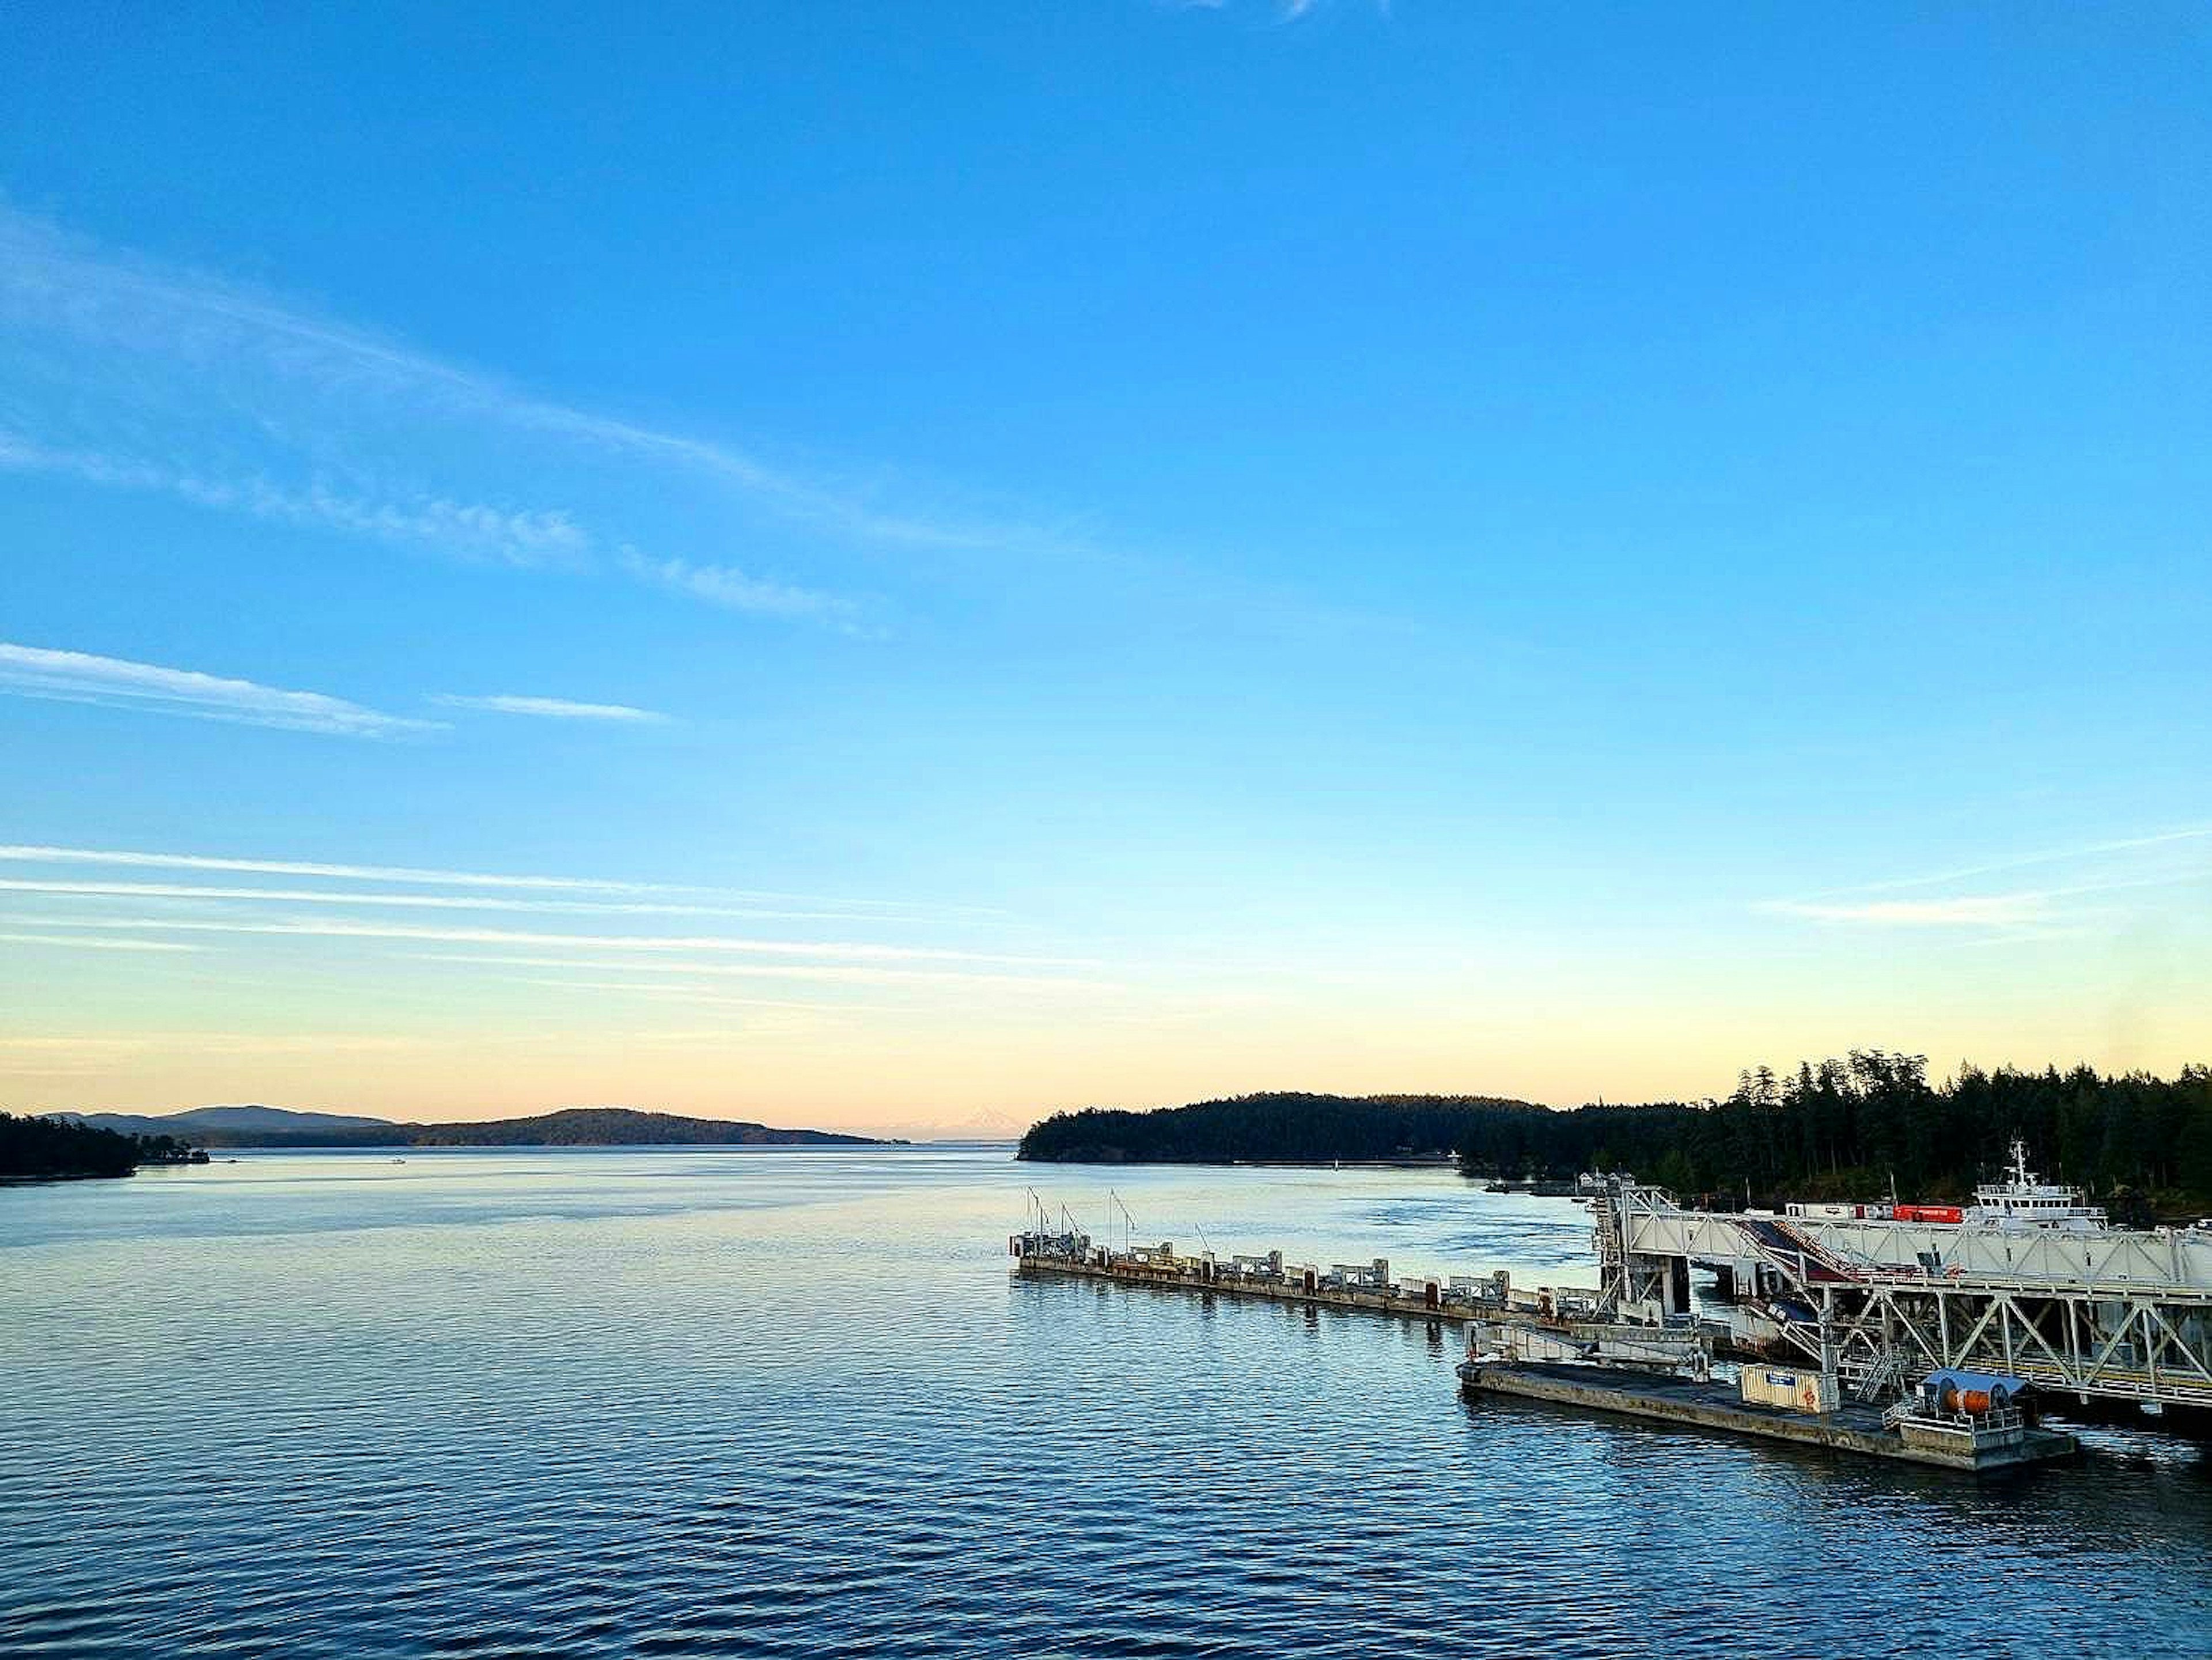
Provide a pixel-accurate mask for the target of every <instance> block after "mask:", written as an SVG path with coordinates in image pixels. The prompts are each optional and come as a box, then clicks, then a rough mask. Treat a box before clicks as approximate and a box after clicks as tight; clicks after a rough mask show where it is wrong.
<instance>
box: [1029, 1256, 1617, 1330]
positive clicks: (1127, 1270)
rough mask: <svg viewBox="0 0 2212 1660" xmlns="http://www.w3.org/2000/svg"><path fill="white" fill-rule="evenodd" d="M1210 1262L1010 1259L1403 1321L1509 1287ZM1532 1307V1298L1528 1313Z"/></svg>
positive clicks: (1045, 1272)
mask: <svg viewBox="0 0 2212 1660" xmlns="http://www.w3.org/2000/svg"><path fill="white" fill-rule="evenodd" d="M1213 1266H1214V1265H1212V1264H1211V1263H1202V1262H1194V1261H1192V1260H1191V1259H1188V1258H1182V1259H1170V1260H1167V1261H1152V1262H1142V1261H1132V1260H1131V1259H1130V1258H1128V1257H1126V1256H1121V1254H1119V1253H1118V1252H1116V1253H1115V1254H1113V1255H1111V1256H1104V1257H1103V1260H1097V1258H1085V1257H1067V1256H1047V1255H1043V1254H1041V1253H1027V1252H1025V1253H1024V1254H1023V1255H1022V1256H1020V1258H1019V1259H1018V1261H1017V1262H1016V1263H1015V1266H1014V1272H1015V1274H1018V1276H1020V1277H1021V1278H1023V1279H1025V1280H1042V1279H1074V1280H1113V1281H1114V1282H1115V1284H1117V1285H1123V1286H1150V1287H1152V1289H1153V1290H1156V1291H1182V1292H1203V1293H1205V1294H1206V1295H1209V1296H1214V1295H1218V1296H1222V1297H1249V1298H1258V1299H1260V1300H1261V1301H1263V1302H1269V1303H1297V1304H1318V1305H1319V1306H1321V1307H1322V1308H1336V1309H1358V1310H1364V1311H1365V1312H1367V1313H1369V1314H1390V1315H1396V1316H1401V1318H1404V1319H1408V1320H1456V1321H1462V1322H1464V1321H1468V1320H1482V1319H1495V1318H1496V1317H1497V1316H1498V1314H1499V1313H1500V1311H1501V1310H1503V1308H1504V1306H1505V1304H1508V1303H1510V1301H1511V1300H1512V1292H1510V1288H1507V1287H1504V1286H1500V1289H1499V1290H1498V1292H1497V1293H1496V1294H1495V1295H1492V1294H1489V1292H1488V1286H1487V1284H1486V1286H1485V1291H1484V1293H1483V1294H1481V1295H1477V1294H1475V1293H1473V1292H1463V1291H1450V1292H1447V1290H1446V1288H1445V1287H1444V1286H1441V1285H1439V1284H1438V1283H1437V1282H1436V1281H1434V1280H1431V1281H1427V1282H1425V1283H1424V1284H1423V1285H1422V1286H1421V1288H1420V1289H1419V1291H1414V1292H1406V1291H1401V1290H1399V1289H1398V1288H1397V1287H1395V1286H1367V1285H1345V1284H1341V1283H1329V1282H1328V1280H1326V1278H1325V1277H1324V1276H1321V1275H1316V1274H1311V1273H1310V1271H1308V1272H1307V1273H1306V1274H1291V1275H1287V1276H1285V1275H1284V1274H1281V1273H1280V1271H1278V1272H1277V1273H1276V1274H1273V1275H1266V1274H1237V1273H1233V1272H1218V1273H1216V1272H1212V1271H1211V1270H1212V1269H1213ZM1592 1295H1595V1293H1592ZM1530 1310H1531V1311H1532V1312H1533V1311H1534V1304H1533V1303H1532V1304H1530Z"/></svg>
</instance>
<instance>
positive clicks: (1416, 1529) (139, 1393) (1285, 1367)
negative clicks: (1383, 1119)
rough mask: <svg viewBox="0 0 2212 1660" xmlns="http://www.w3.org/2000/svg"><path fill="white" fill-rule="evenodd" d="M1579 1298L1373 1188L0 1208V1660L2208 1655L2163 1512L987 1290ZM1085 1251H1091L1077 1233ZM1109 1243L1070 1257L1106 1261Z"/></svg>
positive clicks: (675, 1168)
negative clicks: (1071, 1225) (1031, 1210)
mask: <svg viewBox="0 0 2212 1660" xmlns="http://www.w3.org/2000/svg"><path fill="white" fill-rule="evenodd" d="M1109 1181H1110V1182H1111V1183H1113V1185H1114V1186H1115V1187H1116V1188H1117V1189H1119V1190H1120V1191H1121V1195H1122V1196H1123V1197H1124V1198H1125V1199H1126V1200H1127V1203H1128V1205H1129V1207H1130V1208H1131V1210H1132V1211H1133V1212H1134V1213H1135V1214H1136V1216H1137V1219H1138V1224H1139V1227H1140V1229H1141V1230H1142V1231H1143V1232H1144V1233H1146V1234H1148V1235H1151V1236H1152V1237H1161V1236H1165V1237H1173V1238H1174V1239H1176V1241H1177V1242H1178V1243H1184V1242H1189V1243H1195V1242H1196V1240H1197V1232H1196V1230H1197V1228H1199V1227H1200V1226H1202V1227H1204V1228H1205V1229H1206V1232H1207V1233H1208V1234H1209V1235H1210V1236H1211V1237H1212V1242H1213V1243H1214V1244H1215V1246H1216V1247H1217V1248H1218V1249H1222V1250H1228V1249H1234V1248H1244V1249H1255V1248H1260V1247H1262V1246H1265V1245H1267V1244H1269V1243H1281V1244H1284V1245H1286V1246H1290V1247H1292V1248H1293V1249H1294V1255H1297V1256H1313V1257H1318V1258H1319V1259H1320V1260H1322V1261H1324V1262H1327V1261H1331V1260H1346V1261H1349V1260H1354V1259H1359V1260H1364V1259H1365V1258H1366V1257H1369V1256H1375V1255H1376V1254H1387V1255H1389V1256H1390V1257H1391V1258H1392V1259H1393V1261H1394V1263H1402V1264H1404V1265H1405V1266H1406V1267H1407V1268H1451V1269H1455V1270H1457V1271H1461V1272H1469V1271H1475V1270H1479V1269H1486V1268H1490V1267H1492V1266H1498V1265H1504V1266H1508V1267H1510V1268H1513V1269H1515V1271H1516V1277H1517V1278H1518V1279H1520V1280H1522V1281H1524V1282H1526V1283H1534V1284H1541V1283H1548V1282H1551V1281H1553V1280H1560V1281H1576V1282H1587V1281H1588V1280H1589V1279H1590V1277H1591V1270H1590V1268H1589V1264H1588V1261H1587V1258H1586V1255H1585V1241H1584V1225H1583V1220H1582V1215H1581V1213H1580V1212H1579V1211H1577V1210H1576V1209H1574V1208H1573V1207H1571V1206H1570V1205H1568V1204H1566V1203H1565V1202H1564V1201H1538V1200H1529V1199H1522V1198H1510V1197H1490V1196H1487V1195H1481V1194H1479V1193H1475V1192H1473V1191H1471V1190H1470V1189H1468V1188H1467V1187H1466V1186H1464V1185H1463V1184H1462V1183H1459V1182H1458V1181H1457V1180H1456V1179H1455V1178H1454V1177H1450V1176H1449V1175H1447V1174H1444V1173H1442V1172H1426V1171H1416V1172H1407V1171H1342V1172H1335V1171H1328V1172H1323V1171H1115V1172H1103V1171H1079V1170H1069V1169H1052V1168H1044V1169H1033V1168H1028V1167H1021V1166H1016V1165H1014V1164H1012V1163H1010V1162H1009V1161H1008V1159H1007V1157H1006V1153H1005V1152H1004V1151H1003V1150H1000V1151H997V1152H928V1151H915V1152H898V1153H885V1154H850V1153H812V1152H805V1153H790V1152H752V1153H737V1152H732V1153H702V1152H577V1153H540V1152H466V1153H463V1152H453V1153H427V1154H426V1153H414V1154H410V1155H409V1156H408V1158H407V1162H406V1163H405V1164H392V1163H391V1162H389V1155H349V1154H320V1155H308V1156H285V1157H277V1156H262V1157H256V1156H252V1155H248V1156H247V1157H246V1159H245V1161H244V1162H242V1163H240V1164H235V1165H218V1166H216V1167H214V1168H211V1169H209V1170H204V1171H161V1172H149V1174H147V1175H144V1176H142V1177H137V1179H135V1180H132V1181H129V1182H121V1183H75V1184H70V1185H65V1186H60V1187H52V1188H42V1189H14V1190H0V1391H4V1395H0V1652H4V1653H6V1654H7V1655H9V1656H11V1657H13V1656H24V1655H40V1654H46V1655H70V1656H101V1657H106V1656H138V1655H144V1656H157V1655H158V1656H171V1655H198V1654H206V1655H234V1656H246V1655H272V1656H275V1655H282V1656H304V1657H333V1660H335V1657H355V1656H380V1655H437V1654H469V1655H483V1656H489V1655H526V1654H528V1655H548V1656H551V1655H561V1656H586V1657H588V1656H601V1655H684V1654H701V1655H706V1654H743V1655H793V1656H816V1655H821V1656H828V1655H838V1656H846V1655H885V1656H891V1655H900V1656H903V1655H971V1656H1001V1655H1006V1656H1039V1657H1048V1656H1057V1655H1123V1654H1126V1655H1157V1656H1182V1655H1189V1656H1251V1657H1276V1656H1322V1655H1331V1656H1347V1657H1349V1656H1367V1655H1387V1656H1403V1655H1413V1654H1420V1655H1437V1656H1449V1657H1454V1660H1474V1657H1485V1656H1516V1657H1518V1656H1526V1655H1559V1656H1583V1655H1590V1656H1596V1655H1608V1656H1617V1655H1646V1654H1651V1655H1656V1654H1662V1653H1668V1654H1699V1653H1704V1654H1713V1653H1726V1654H1759V1655H1762V1656H1773V1657H1784V1656H1826V1655H1845V1654H1848V1655H1853V1656H1860V1655H1877V1654H1881V1655H1887V1654H1905V1653H1916V1654H1928V1655H1940V1656H1944V1657H1951V1656H1964V1655H1974V1656H1996V1655H2045V1654H2048V1655H2060V1654H2063V1655H2069V1656H2071V1655H2115V1656H2118V1655H2127V1656H2152V1655H2160V1656H2163V1655H2188V1656H2192V1657H2203V1656H2204V1655H2206V1654H2208V1653H2212V1473H2208V1468H2207V1465H2206V1462H2204V1460H2203V1457H2202V1456H2200V1452H2199V1450H2198V1449H2197V1447H2196V1446H2195V1445H2194V1444H2190V1443H2185V1442H2178V1441H2175V1440H2172V1439H2171V1438H2165V1437H2161V1436H2160V1435H2157V1434H2155V1433H2143V1434H2137V1433H2134V1432H2100V1433H2099V1434H2098V1436H2097V1437H2096V1438H2095V1439H2096V1444H2097V1451H2096V1455H2095V1456H2094V1457H2093V1460H2092V1461H2091V1462H2087V1463H2086V1464H2085V1465H2083V1466H2081V1467H2080V1468H2063V1469H2056V1470H2046V1471H2042V1472H2038V1473H2033V1474H2028V1475H2018V1476H2013V1477H2008V1478H2003V1479H1992V1478H1983V1479H1980V1480H1976V1479H1975V1478H1972V1477H1960V1476H1956V1475H1948V1474H1942V1473H1936V1472H1926V1473H1922V1472H1916V1471H1912V1470H1910V1469H1906V1468H1896V1467H1891V1466H1887V1465H1882V1464H1876V1463H1869V1462H1857V1461H1846V1460H1844V1459H1841V1458H1838V1457H1836V1456H1831V1455H1826V1454H1818V1453H1812V1452H1808V1451H1802V1450H1796V1449H1788V1448H1778V1447H1767V1446H1760V1445H1756V1444H1744V1443H1739V1442H1735V1441H1730V1440H1727V1439H1723V1438H1712V1437H1708V1436H1704V1435H1699V1434H1695V1433H1691V1432H1679V1431H1669V1430H1661V1429H1651V1428H1644V1427H1639V1426H1633V1425H1628V1424H1623V1423H1619V1422H1608V1421H1603V1420H1591V1419H1587V1418H1582V1417H1577V1416H1573V1415H1570V1414H1564V1413H1561V1412H1559V1411H1557V1410H1554V1409H1552V1408H1543V1407H1540V1406H1536V1405H1534V1404H1529V1403H1485V1404H1480V1405H1473V1406H1470V1405H1468V1404H1466V1403H1464V1402H1462V1401H1461V1400H1460V1399H1459V1397H1458V1396H1457V1395H1455V1392H1454V1389H1453V1380H1452V1377H1451V1373H1450V1363H1451V1362H1452V1360H1453V1359H1455V1354H1454V1352H1453V1351H1454V1349H1455V1342H1456V1339H1455V1336H1454V1335H1448V1334H1447V1333H1444V1332H1429V1331H1425V1330H1424V1329H1422V1328H1420V1327H1419V1326H1413V1325H1399V1324H1393V1323H1385V1322H1382V1321H1378V1320H1375V1319H1372V1318H1367V1317H1362V1316H1351V1315H1344V1314H1319V1315H1314V1314H1309V1313H1307V1312H1304V1311H1301V1310H1285V1309H1282V1308H1277V1307H1274V1306H1272V1305H1258V1306H1255V1305H1249V1304H1234V1303H1222V1304H1217V1305H1212V1306H1206V1305H1201V1304H1198V1303H1195V1302H1192V1301H1188V1300H1185V1299H1182V1298H1170V1297H1165V1296H1161V1295H1158V1294H1157V1293H1146V1292H1134V1291H1129V1290H1124V1289H1122V1288H1119V1287H1099V1286H1089V1285H1074V1284H1069V1285H1032V1284H1014V1283H1011V1282H1010V1281H1009V1280H1008V1277H1007V1274H1006V1257H1005V1256H1004V1251H1005V1248H1006V1234H1007V1233H1008V1232H1009V1231H1012V1229H1013V1228H1014V1227H1016V1226H1017V1225H1018V1222H1019V1218H1020V1213H1021V1207H1022V1190H1023V1189H1024V1187H1025V1186H1027V1185H1030V1184H1031V1183H1034V1184H1036V1186H1038V1187H1039V1188H1040V1189H1042V1190H1044V1191H1045V1192H1046V1193H1048V1195H1050V1196H1053V1197H1054V1198H1055V1199H1058V1198H1065V1199H1066V1201H1068V1202H1069V1203H1070V1204H1072V1205H1073V1206H1074V1207H1076V1208H1077V1210H1078V1212H1079V1214H1081V1213H1087V1215H1088V1219H1090V1220H1091V1223H1092V1225H1093V1226H1094V1227H1096V1228H1097V1229H1098V1231H1100V1232H1102V1233H1103V1232H1105V1231H1106V1229H1105V1227H1104V1223H1105V1220H1106V1218H1107V1216H1108V1215H1109V1207H1108V1205H1107V1203H1106V1201H1105V1198H1104V1193H1105V1189H1106V1186H1107V1184H1108V1183H1109ZM1116 1214H1117V1213H1116ZM1115 1232H1116V1234H1117V1235H1118V1228H1117V1229H1116V1230H1115Z"/></svg>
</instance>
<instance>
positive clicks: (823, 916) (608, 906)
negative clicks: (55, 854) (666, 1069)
mask: <svg viewBox="0 0 2212 1660" xmlns="http://www.w3.org/2000/svg"><path fill="white" fill-rule="evenodd" d="M8 893H35V894H41V895H48V894H51V895H62V896H67V897H71V898H80V899H163V900H168V899H174V900H182V901H186V902H190V903H198V904H210V903H216V904H234V903H254V904H288V905H331V906H338V907H343V908H346V909H354V908H374V907H377V906H385V907H388V908H397V909H413V910H450V911H507V912H516V911H528V912H536V913H541V914H542V913H548V912H550V913H556V914H559V915H580V914H585V913H588V914H591V915H601V916H697V917H708V916H713V917H724V918H729V919H732V920H744V921H756V922H762V921H779V922H838V923H843V924H845V925H846V926H848V927H852V926H856V925H860V924H863V923H867V924H875V923H886V922H921V921H942V920H943V919H942V918H938V917H923V916H915V915H902V914H900V913H897V912H885V911H883V910H878V909H836V908H833V909H823V910H778V909H769V908H768V907H766V906H763V905H710V904H700V903H696V902H684V901H677V900H608V899H592V898H585V897H574V898H559V899H548V898H540V897H531V898H525V897H519V896H516V895H514V894H511V893H501V894H495V895H485V894H458V893H387V892H361V891H343V890H337V889H325V888H230V887H213V886H209V885H204V884H197V883H183V882H95V881H91V880H74V881H46V880H40V879H32V878H23V877H9V878H0V894H8ZM825 903H826V902H825Z"/></svg>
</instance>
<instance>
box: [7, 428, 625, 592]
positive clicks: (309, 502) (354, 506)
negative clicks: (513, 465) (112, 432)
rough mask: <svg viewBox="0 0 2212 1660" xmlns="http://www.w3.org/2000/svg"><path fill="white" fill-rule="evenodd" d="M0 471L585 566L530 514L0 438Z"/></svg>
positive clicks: (555, 521)
mask: <svg viewBox="0 0 2212 1660" xmlns="http://www.w3.org/2000/svg"><path fill="white" fill-rule="evenodd" d="M0 469H5V470H6V471H10V472H26V473H30V472H40V473H57V474H60V475H62V476H63V477H70V478H75V479H78V480H80V481H81V482H82V483H88V484H103V485H106V486H108V487H110V488H112V489H126V490H134V491H144V492H149V493H152V494H157V495H162V496H174V497H176V498H177V499H179V500H180V501H185V502H191V503H192V504H193V505H195V506H197V507H203V508H218V509H222V510H225V511H228V512H233V513H242V514H249V515H251V516H252V517H253V518H256V519H260V520H268V521H270V522H273V523H276V524H283V525H296V526H307V527H310V528H316V529H322V530H334V531H343V532H349V533H350V534H353V535H358V536H370V537H375V538H380V539H381V540H384V541H387V542H401V543H408V544H416V545H419V546H423V547H428V548H434V549H436V550H439V551H441V552H444V553H453V554H461V555H465V556H477V557H482V558H486V559H490V560H494V561H496V562H501V563H505V564H509V565H518V566H538V565H568V566H577V565H580V564H582V563H584V562H586V561H587V560H588V559H589V557H590V556H591V552H592V538H591V537H590V536H589V535H588V534H587V533H586V532H585V531H584V529H583V528H582V527H581V526H579V525H578V524H577V523H576V522H575V520H574V519H573V518H571V517H570V516H569V515H568V514H566V513H562V512H530V511H527V510H522V509H511V508H493V507H486V506H483V505H482V504H480V503H472V502H453V501H447V500H445V499H443V498H441V497H437V496H422V497H417V498H416V499H414V500H411V501H404V502H398V501H381V502H380V501H373V500H369V499H368V498H365V497H363V496H358V495H349V494H346V493H343V492H341V491H338V490H335V489H331V488H330V487H329V486H328V485H326V484H323V483H309V484H307V485H306V486H304V487H301V488H298V489H286V488H284V487H283V486H281V485H278V484H276V483H271V482H270V480H268V479H266V478H262V477H243V478H235V479H229V480H224V479H217V478H210V477H203V476H202V475H200V474H198V473H194V472H186V471H178V470H176V469H175V468H173V467H165V466H160V465H155V464H154V463H151V462H147V461H138V460H132V459H129V458H127V457H123V456H115V455H101V454H97V453H93V452H90V451H87V450H67V449H56V448H54V447H51V446H48V445H45V444H40V443H36V442H33V441H32V440H30V439H28V438H26V437H24V436H22V435H20V434H17V433H10V432H5V431H0Z"/></svg>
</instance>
